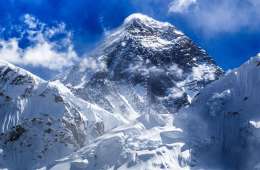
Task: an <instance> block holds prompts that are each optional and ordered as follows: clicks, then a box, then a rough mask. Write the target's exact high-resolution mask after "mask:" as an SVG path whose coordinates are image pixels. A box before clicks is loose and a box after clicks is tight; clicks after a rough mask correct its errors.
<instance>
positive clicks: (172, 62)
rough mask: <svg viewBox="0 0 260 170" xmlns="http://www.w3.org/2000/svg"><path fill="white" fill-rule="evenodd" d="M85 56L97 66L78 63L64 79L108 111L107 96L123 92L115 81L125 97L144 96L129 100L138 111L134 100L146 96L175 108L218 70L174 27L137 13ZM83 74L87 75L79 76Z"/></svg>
mask: <svg viewBox="0 0 260 170" xmlns="http://www.w3.org/2000/svg"><path fill="white" fill-rule="evenodd" d="M85 61H92V62H93V61H94V62H95V63H96V64H97V65H102V68H101V69H96V68H95V69H93V68H87V66H86V65H85V66H84V64H80V65H78V66H75V67H74V68H73V69H72V70H71V71H70V72H69V73H68V74H67V75H66V76H65V78H63V82H64V83H65V84H70V85H72V86H74V87H75V86H77V85H78V84H81V86H80V87H79V88H76V90H75V91H76V93H77V94H78V95H79V96H81V97H82V98H84V99H87V100H90V101H92V102H96V103H97V104H99V105H101V106H102V107H104V108H105V109H107V110H109V111H113V107H112V106H113V105H114V104H112V103H111V101H109V100H108V99H107V96H113V97H114V98H115V100H116V98H118V97H117V96H118V95H120V94H122V92H121V91H120V90H119V88H118V86H121V85H122V84H124V85H126V86H128V88H127V89H128V90H130V89H133V90H130V91H131V92H130V93H131V95H130V96H127V100H130V101H131V100H134V98H136V97H135V96H142V97H143V98H144V101H141V100H139V101H133V102H130V104H131V105H132V107H133V108H135V109H137V110H138V111H139V112H140V111H142V109H141V110H140V106H137V105H138V104H137V103H139V104H140V103H142V104H141V105H142V106H144V105H145V103H146V101H147V100H148V99H147V98H150V99H149V100H150V101H149V105H156V106H161V107H164V108H167V110H168V111H171V112H175V111H177V110H178V109H180V108H181V107H183V106H185V105H187V104H188V103H189V98H192V97H193V96H194V94H196V93H197V92H198V90H199V89H201V88H203V87H204V86H205V85H206V84H208V83H210V82H212V81H214V80H215V79H218V77H219V76H220V75H221V74H222V73H223V71H222V70H221V69H220V68H219V67H217V66H216V65H215V63H214V61H213V60H212V58H210V57H209V56H208V55H207V53H206V52H205V51H204V50H202V49H201V48H199V47H197V46H196V45H195V44H194V43H193V42H192V41H191V40H190V39H189V38H188V37H186V36H185V35H183V33H181V32H180V31H178V30H177V29H176V28H175V27H174V26H172V25H170V24H168V23H162V22H158V21H156V20H153V19H152V18H149V17H147V16H144V15H141V14H134V15H132V16H130V17H128V18H127V19H126V20H125V23H124V24H123V25H122V26H121V27H120V28H118V29H117V30H116V31H115V32H114V33H112V34H111V35H110V36H108V37H107V38H106V39H105V41H104V42H103V43H102V44H101V45H100V46H99V47H98V48H97V49H96V50H95V51H94V52H93V53H91V54H90V56H88V57H87V58H86V59H85ZM83 63H84V61H83ZM87 63H88V64H89V62H87ZM84 67H85V68H84ZM90 70H91V71H90ZM196 70H197V72H198V73H196ZM90 72H91V74H89V73H90ZM196 74H199V76H197V77H196ZM204 75H209V77H210V78H207V76H204ZM75 76H79V77H80V78H78V79H79V80H77V81H75ZM84 77H88V80H87V81H82V80H83V79H84ZM137 86H140V87H142V88H143V92H144V93H143V94H140V93H138V92H136V91H135V89H136V88H137ZM148 91H151V92H148ZM177 93H178V94H177ZM147 95H148V96H147ZM113 97H112V98H113ZM118 100H119V98H118ZM142 106H141V108H142ZM143 109H144V108H143Z"/></svg>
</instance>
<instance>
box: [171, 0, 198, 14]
mask: <svg viewBox="0 0 260 170" xmlns="http://www.w3.org/2000/svg"><path fill="white" fill-rule="evenodd" d="M196 3H197V0H174V1H173V2H172V3H171V4H170V6H169V12H176V13H182V12H185V11H187V10H188V9H189V7H190V6H191V5H194V4H196Z"/></svg>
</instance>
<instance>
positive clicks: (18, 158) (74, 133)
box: [0, 61, 124, 170]
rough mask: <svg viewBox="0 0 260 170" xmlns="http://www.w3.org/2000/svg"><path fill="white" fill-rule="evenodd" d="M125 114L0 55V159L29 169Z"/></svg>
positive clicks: (14, 169)
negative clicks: (114, 112)
mask: <svg viewBox="0 0 260 170" xmlns="http://www.w3.org/2000/svg"><path fill="white" fill-rule="evenodd" d="M123 122H124V120H123V119H122V118H120V117H116V116H115V115H112V114H111V113H109V112H107V111H105V110H103V109H102V108H100V107H98V106H96V105H93V104H90V103H87V102H86V101H84V100H82V99H79V98H77V97H75V96H74V95H73V94H72V93H71V91H70V90H69V89H67V88H66V87H65V86H64V85H62V84H61V83H59V82H58V81H56V82H47V81H44V80H42V79H40V78H39V77H36V76H34V75H32V74H31V73H29V72H27V71H25V70H23V69H21V68H18V67H15V66H14V65H11V64H9V63H6V62H4V61H0V128H1V129H0V131H1V132H2V133H1V136H0V148H1V149H2V152H1V161H0V162H1V165H0V166H2V167H6V168H9V169H10V170H30V169H35V168H36V167H40V166H42V165H46V164H48V163H51V162H52V161H53V160H55V159H58V158H60V157H62V156H65V155H66V154H69V153H71V152H72V151H75V149H78V148H80V147H82V146H83V145H85V144H88V143H89V142H90V141H91V140H93V139H94V138H96V137H97V136H100V135H101V134H103V133H104V132H106V131H109V130H110V129H112V128H113V127H116V126H118V125H120V124H122V123H123Z"/></svg>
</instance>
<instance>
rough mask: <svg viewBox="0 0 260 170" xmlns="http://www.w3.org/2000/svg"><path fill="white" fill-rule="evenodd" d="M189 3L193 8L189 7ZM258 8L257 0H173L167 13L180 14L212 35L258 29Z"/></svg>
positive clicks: (259, 20)
mask: <svg viewBox="0 0 260 170" xmlns="http://www.w3.org/2000/svg"><path fill="white" fill-rule="evenodd" d="M191 5H193V6H195V8H189V7H190V6H191ZM187 9H189V10H188V11H187ZM259 9H260V1H259V0H174V1H173V2H172V3H171V5H170V7H169V13H171V14H173V15H174V14H177V13H178V15H180V14H181V15H182V16H183V17H184V18H186V19H187V21H188V22H189V23H190V25H192V26H193V27H194V28H196V29H199V30H201V31H202V32H203V33H205V34H206V35H214V34H217V33H223V32H237V31H240V30H241V29H248V30H249V31H250V30H251V31H255V30H256V29H259V27H260V10H259Z"/></svg>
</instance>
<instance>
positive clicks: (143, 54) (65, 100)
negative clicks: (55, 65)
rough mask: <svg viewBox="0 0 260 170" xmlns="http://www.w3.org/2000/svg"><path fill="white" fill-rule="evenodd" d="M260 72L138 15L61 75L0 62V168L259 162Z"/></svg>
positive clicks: (259, 65) (247, 168)
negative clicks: (225, 61)
mask: <svg viewBox="0 0 260 170" xmlns="http://www.w3.org/2000/svg"><path fill="white" fill-rule="evenodd" d="M259 77H260V54H259V55H258V56H256V57H254V58H252V59H250V60H249V61H248V62H246V63H245V64H243V65H242V66H241V67H239V68H237V69H234V70H233V71H229V72H228V73H226V74H225V75H224V74H223V71H222V70H221V69H220V68H219V67H218V66H216V65H215V63H214V61H213V60H212V59H211V58H210V57H209V56H208V55H207V53H206V52H205V51H204V50H202V49H201V48H199V47H197V46H196V45H195V44H194V43H193V42H192V41H191V40H190V39H189V38H188V37H187V36H185V35H184V34H183V33H182V32H180V31H179V30H177V29H176V28H175V27H174V26H172V25H171V24H169V23H163V22H159V21H156V20H154V19H152V18H150V17H148V16H145V15H142V14H133V15H131V16H129V17H128V18H126V20H125V22H124V24H123V25H122V26H120V27H119V28H118V29H116V30H114V31H113V32H111V34H110V35H108V36H107V37H106V38H105V40H104V41H103V42H101V43H100V45H99V46H98V47H97V48H96V49H95V50H94V51H93V52H92V53H90V54H88V56H87V57H86V58H84V59H83V60H82V61H81V62H80V63H79V64H77V65H75V66H74V67H73V68H71V69H70V70H68V71H67V72H66V73H65V74H62V75H59V76H58V78H57V80H55V81H45V80H42V79H41V78H39V77H37V76H35V75H33V74H31V73H29V72H27V71H26V70H23V69H21V68H19V67H16V66H14V65H12V64H9V63H7V62H4V61H0V128H1V129H0V131H1V134H0V169H8V170H36V169H37V170H111V169H116V170H158V169H162V170H163V169H168V170H202V169H205V170H257V169H260V160H259V157H260V154H259V153H260V152H258V148H259V147H260V140H259V137H260V136H259V134H260V133H259V128H260V122H259V120H260V116H259V114H258V112H260V109H259V105H260V102H259V101H258V96H259V95H260V92H259V87H260V86H259V85H260V78H259Z"/></svg>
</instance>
